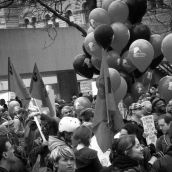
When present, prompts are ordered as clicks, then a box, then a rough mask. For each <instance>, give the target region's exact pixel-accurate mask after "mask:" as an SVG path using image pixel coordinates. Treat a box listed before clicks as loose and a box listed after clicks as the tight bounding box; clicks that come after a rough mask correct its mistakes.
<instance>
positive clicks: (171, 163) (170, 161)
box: [151, 145, 172, 172]
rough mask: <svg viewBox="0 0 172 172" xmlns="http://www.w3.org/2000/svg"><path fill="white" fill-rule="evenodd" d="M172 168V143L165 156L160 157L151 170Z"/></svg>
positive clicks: (153, 171)
mask: <svg viewBox="0 0 172 172" xmlns="http://www.w3.org/2000/svg"><path fill="white" fill-rule="evenodd" d="M171 169H172V145H171V146H170V147H169V149H168V150H167V152H166V154H165V155H164V157H161V158H159V159H158V160H157V161H155V163H154V164H153V166H152V169H151V172H171Z"/></svg>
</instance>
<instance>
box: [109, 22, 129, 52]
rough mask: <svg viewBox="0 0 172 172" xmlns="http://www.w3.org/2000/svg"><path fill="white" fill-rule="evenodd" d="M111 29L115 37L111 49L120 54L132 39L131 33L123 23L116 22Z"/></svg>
mask: <svg viewBox="0 0 172 172" xmlns="http://www.w3.org/2000/svg"><path fill="white" fill-rule="evenodd" d="M111 27H112V29H113V32H114V37H113V40H112V43H111V47H112V48H113V50H114V51H116V52H118V53H119V54H120V53H121V51H122V50H123V48H124V47H125V46H126V45H127V43H128V41H129V39H130V32H129V30H128V28H127V27H126V26H125V25H124V24H123V23H118V22H116V23H113V24H112V25H111Z"/></svg>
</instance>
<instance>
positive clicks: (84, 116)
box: [80, 108, 94, 122]
mask: <svg viewBox="0 0 172 172" xmlns="http://www.w3.org/2000/svg"><path fill="white" fill-rule="evenodd" d="M93 117H94V111H93V109H92V108H86V109H84V110H82V111H81V114H80V119H81V120H82V122H92V121H93Z"/></svg>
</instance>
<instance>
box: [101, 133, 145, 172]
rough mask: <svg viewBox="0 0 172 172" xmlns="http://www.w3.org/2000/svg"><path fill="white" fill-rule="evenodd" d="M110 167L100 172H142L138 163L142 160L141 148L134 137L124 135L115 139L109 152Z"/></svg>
mask: <svg viewBox="0 0 172 172" xmlns="http://www.w3.org/2000/svg"><path fill="white" fill-rule="evenodd" d="M110 158H111V163H112V165H111V166H110V167H107V168H104V169H102V171H101V172H124V171H125V172H128V171H132V172H143V171H144V169H143V168H142V166H141V164H140V161H141V160H143V159H144V156H143V148H142V146H141V145H140V143H139V140H138V139H137V137H136V136H135V135H126V136H124V137H120V138H119V139H115V140H114V142H113V145H112V150H111V156H110Z"/></svg>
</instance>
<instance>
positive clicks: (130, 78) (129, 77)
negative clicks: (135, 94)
mask: <svg viewBox="0 0 172 172" xmlns="http://www.w3.org/2000/svg"><path fill="white" fill-rule="evenodd" d="M120 75H121V77H123V78H124V79H125V81H126V82H127V86H128V90H127V92H130V90H131V86H132V84H133V82H134V79H133V76H132V75H130V74H128V73H127V72H125V71H120Z"/></svg>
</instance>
